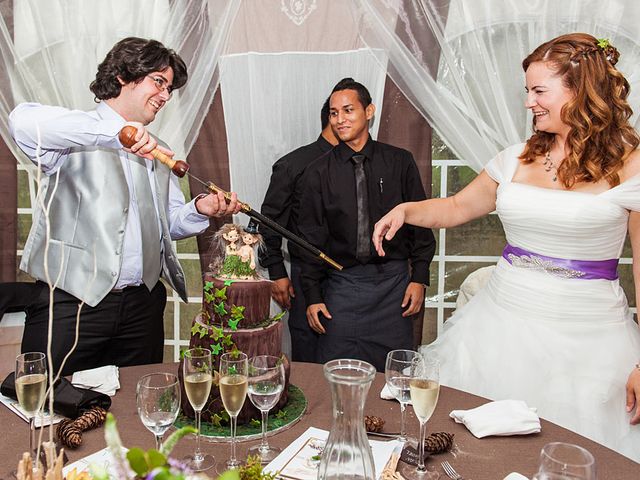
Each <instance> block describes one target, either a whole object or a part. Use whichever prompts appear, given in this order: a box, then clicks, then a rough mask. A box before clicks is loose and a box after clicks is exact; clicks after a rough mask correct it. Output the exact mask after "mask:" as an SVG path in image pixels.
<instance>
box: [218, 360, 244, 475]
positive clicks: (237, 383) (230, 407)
mask: <svg viewBox="0 0 640 480" xmlns="http://www.w3.org/2000/svg"><path fill="white" fill-rule="evenodd" d="M247 367H248V362H247V355H246V354H245V353H242V352H238V351H235V352H228V353H223V354H222V355H221V356H220V383H219V384H218V386H219V387H220V396H221V397H222V403H223V405H224V409H225V410H226V411H227V413H228V414H229V417H231V457H230V458H229V460H227V468H230V469H232V468H238V467H239V466H240V462H239V461H238V460H237V459H236V421H237V419H238V413H240V410H241V409H242V406H243V405H244V400H245V398H247V387H248V380H247V371H248V368H247Z"/></svg>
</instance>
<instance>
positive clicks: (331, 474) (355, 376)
mask: <svg viewBox="0 0 640 480" xmlns="http://www.w3.org/2000/svg"><path fill="white" fill-rule="evenodd" d="M375 374H376V369H375V368H374V367H373V365H371V364H370V363H367V362H363V361H361V360H352V359H340V360H331V361H330V362H327V363H325V365H324V375H325V377H326V378H327V380H328V381H329V385H330V386H331V398H332V401H333V425H332V426H331V432H330V433H329V438H328V439H327V443H326V445H325V448H324V451H323V452H322V457H321V460H320V468H319V470H318V479H320V480H331V479H347V480H356V479H358V480H360V479H362V480H373V479H374V478H375V472H374V467H373V455H372V453H371V447H370V446H369V441H368V440H367V433H366V431H365V428H364V403H365V401H366V399H367V393H368V392H369V387H370V386H371V382H372V381H373V378H374V376H375Z"/></svg>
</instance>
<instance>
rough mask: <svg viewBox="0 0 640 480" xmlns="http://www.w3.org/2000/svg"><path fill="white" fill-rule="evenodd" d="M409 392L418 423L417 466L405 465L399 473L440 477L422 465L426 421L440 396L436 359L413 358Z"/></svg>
mask: <svg viewBox="0 0 640 480" xmlns="http://www.w3.org/2000/svg"><path fill="white" fill-rule="evenodd" d="M409 378H410V380H409V392H410V397H411V405H412V406H413V411H414V413H415V414H416V417H418V422H420V436H419V438H418V440H419V442H418V466H417V467H411V466H409V465H405V466H404V467H403V469H402V471H401V473H402V475H404V476H405V477H406V478H419V479H421V480H423V479H424V480H427V479H437V478H439V477H440V475H439V474H438V472H436V471H435V470H427V467H426V466H425V463H424V441H425V435H426V426H427V421H428V420H429V419H430V418H431V415H433V411H434V410H435V409H436V405H437V404H438V397H439V396H440V363H439V361H438V359H437V358H436V357H424V356H422V355H420V354H418V355H417V356H416V357H414V358H413V361H412V363H411V368H410V370H409Z"/></svg>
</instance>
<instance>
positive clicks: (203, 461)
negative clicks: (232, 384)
mask: <svg viewBox="0 0 640 480" xmlns="http://www.w3.org/2000/svg"><path fill="white" fill-rule="evenodd" d="M182 368H183V373H184V389H185V391H186V392H187V398H188V399H189V403H190V404H191V406H192V407H193V410H194V411H195V413H196V429H197V430H198V431H197V432H196V451H195V452H194V453H193V456H188V457H186V458H185V460H187V461H188V462H189V468H190V469H191V470H192V471H194V472H202V471H205V470H208V469H210V468H211V467H213V465H214V464H215V459H214V458H213V456H211V455H208V454H207V455H205V454H203V453H202V450H200V417H201V414H202V409H203V408H204V406H205V405H206V403H207V400H209V393H210V392H211V383H212V382H213V372H212V370H211V350H207V349H205V348H192V349H191V350H187V351H186V352H185V353H184V359H183V363H182Z"/></svg>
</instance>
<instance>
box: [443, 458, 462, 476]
mask: <svg viewBox="0 0 640 480" xmlns="http://www.w3.org/2000/svg"><path fill="white" fill-rule="evenodd" d="M440 465H442V469H443V470H444V473H446V474H447V477H449V478H452V479H453V480H464V477H463V476H462V475H460V474H459V473H458V472H456V470H455V468H453V467H452V466H451V464H450V463H449V462H447V461H444V462H442V463H441V464H440Z"/></svg>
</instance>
